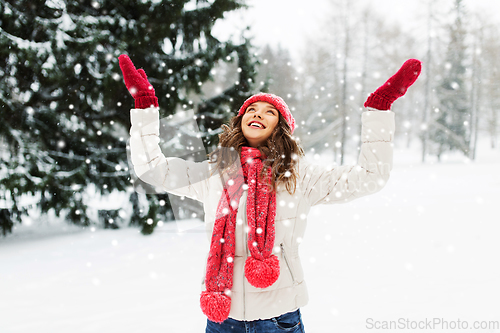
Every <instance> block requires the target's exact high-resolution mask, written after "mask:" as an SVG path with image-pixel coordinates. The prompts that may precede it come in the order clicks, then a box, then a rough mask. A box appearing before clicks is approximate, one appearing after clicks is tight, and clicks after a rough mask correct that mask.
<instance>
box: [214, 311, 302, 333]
mask: <svg viewBox="0 0 500 333" xmlns="http://www.w3.org/2000/svg"><path fill="white" fill-rule="evenodd" d="M229 332H231V333H239V332H241V333H275V332H288V333H305V331H304V325H303V324H302V317H301V316H300V310H297V311H293V312H288V313H285V314H282V315H281V316H278V317H274V318H271V319H265V320H262V319H259V320H253V321H239V320H234V319H232V318H228V319H226V320H224V322H223V323H222V324H218V323H214V322H213V321H210V320H208V319H207V329H206V331H205V333H229Z"/></svg>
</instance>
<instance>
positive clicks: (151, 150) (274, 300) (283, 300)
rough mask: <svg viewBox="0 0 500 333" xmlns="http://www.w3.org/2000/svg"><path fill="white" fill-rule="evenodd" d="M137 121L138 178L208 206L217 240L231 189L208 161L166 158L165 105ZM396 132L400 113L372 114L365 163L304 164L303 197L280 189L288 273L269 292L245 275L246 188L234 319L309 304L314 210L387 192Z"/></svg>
mask: <svg viewBox="0 0 500 333" xmlns="http://www.w3.org/2000/svg"><path fill="white" fill-rule="evenodd" d="M131 122H132V128H131V130H130V134H131V139H130V149H131V157H132V163H133V165H134V170H135V172H136V174H137V175H138V176H139V177H140V178H141V179H142V180H144V181H145V182H148V183H150V184H152V185H154V186H156V187H160V188H162V189H163V190H165V191H167V192H169V193H172V194H175V195H181V196H186V197H189V198H192V199H196V200H199V201H201V202H202V203H203V205H204V210H205V226H206V232H207V237H208V240H209V242H210V240H211V235H212V229H213V226H214V222H215V212H216V208H217V204H218V202H219V199H220V197H221V194H222V189H223V185H222V182H221V179H220V176H219V175H217V174H215V175H211V176H204V175H208V174H209V173H206V170H210V167H211V165H209V163H208V161H204V162H201V163H195V162H190V161H185V160H182V159H180V158H175V157H168V158H166V157H165V156H164V155H163V154H162V153H161V151H160V148H159V146H158V143H159V115H158V109H157V108H149V109H132V110H131ZM393 135H394V113H393V112H391V111H366V112H364V113H363V114H362V133H361V140H362V145H361V151H360V154H359V159H358V164H357V165H352V166H335V167H331V168H327V167H325V166H321V165H316V164H311V163H308V162H306V161H305V160H304V159H301V160H300V161H299V163H298V175H299V177H298V180H297V187H296V191H295V193H294V194H290V193H289V192H288V191H286V189H285V188H284V187H283V186H278V188H277V194H276V203H277V210H276V219H275V221H276V222H275V228H276V234H275V247H274V251H273V252H274V254H276V255H277V256H278V258H279V261H280V276H279V278H278V280H277V281H276V282H275V283H274V284H273V285H272V286H270V287H268V288H264V289H259V288H256V287H253V286H252V285H250V284H249V283H248V281H247V280H246V278H245V277H244V264H245V260H246V258H247V257H248V256H249V254H250V252H249V250H248V247H247V241H246V237H247V233H246V231H245V226H246V191H245V192H244V193H243V196H242V197H241V200H240V202H239V207H238V215H237V225H236V235H235V237H236V253H235V258H234V273H233V288H232V290H231V300H232V301H231V311H230V314H229V317H231V318H233V319H236V320H257V319H269V318H272V317H276V316H279V315H281V314H283V313H286V312H290V311H294V310H296V309H297V308H300V307H303V306H304V305H306V304H307V301H308V292H307V287H306V283H305V281H304V275H303V271H302V266H301V262H300V258H299V245H300V243H301V241H302V237H303V235H304V231H305V228H306V225H307V214H308V212H309V210H310V208H311V207H312V206H314V205H318V204H326V203H344V202H347V201H350V200H353V199H355V198H359V197H361V196H364V195H367V194H371V193H374V192H377V191H378V190H380V189H381V188H382V187H383V186H384V185H385V183H386V182H387V180H388V178H389V173H390V170H391V168H392V150H393V149H392V140H393ZM151 170H154V172H151ZM204 170H205V171H204ZM203 174H204V175H203ZM179 182H180V183H179ZM182 182H185V183H182ZM179 184H181V185H179ZM179 186H181V187H180V188H179ZM207 256H208V253H207ZM204 276H205V275H203V280H204ZM202 290H204V283H203V282H202Z"/></svg>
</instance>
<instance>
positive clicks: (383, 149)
mask: <svg viewBox="0 0 500 333" xmlns="http://www.w3.org/2000/svg"><path fill="white" fill-rule="evenodd" d="M361 122H362V129H361V140H362V145H361V150H360V154H359V157H358V163H357V164H356V165H342V166H336V167H330V168H327V167H324V166H319V165H315V164H308V163H307V162H306V163H304V162H302V161H301V162H299V164H300V163H302V164H303V165H302V166H299V187H300V189H301V191H302V194H303V195H304V196H305V197H306V198H307V199H308V200H309V203H310V205H311V206H313V205H317V204H323V203H342V202H347V201H351V200H353V199H356V198H359V197H362V196H365V195H368V194H372V193H375V192H377V191H379V190H381V189H382V188H383V187H384V185H385V184H386V182H387V180H388V179H389V174H390V171H391V169H392V153H393V144H392V140H393V137H394V129H395V124H394V113H393V112H392V111H365V112H363V114H362V118H361Z"/></svg>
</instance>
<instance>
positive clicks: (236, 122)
mask: <svg viewBox="0 0 500 333" xmlns="http://www.w3.org/2000/svg"><path fill="white" fill-rule="evenodd" d="M278 114H279V120H278V124H277V125H276V127H275V128H274V131H273V132H272V133H271V136H270V137H269V138H268V139H267V140H266V142H265V143H264V144H262V145H260V146H259V147H258V149H259V151H260V152H261V154H263V155H264V156H266V159H265V160H264V167H263V168H262V170H261V172H260V175H259V179H261V180H262V179H264V175H265V170H266V169H267V167H270V168H271V170H272V172H271V174H272V177H271V184H269V185H270V187H271V189H272V191H276V187H277V186H278V185H279V184H284V185H285V188H286V190H287V191H288V192H289V193H290V194H293V193H295V189H296V184H297V179H298V170H297V163H298V160H299V158H300V157H302V156H304V150H303V149H302V147H301V146H300V145H299V143H298V142H297V141H295V139H294V138H293V137H292V133H291V129H290V126H289V125H288V123H287V122H286V120H285V118H283V116H282V115H281V113H278ZM242 118H243V115H240V116H235V117H233V118H231V120H230V121H229V123H228V124H227V125H226V124H225V125H222V130H223V132H222V133H221V134H219V144H218V147H217V149H216V150H214V151H213V152H211V153H210V154H209V161H210V163H215V164H216V166H215V168H214V172H217V171H218V172H220V173H221V174H222V173H224V172H227V171H228V168H229V167H230V166H231V165H233V163H234V162H235V160H236V158H238V159H239V157H240V156H241V148H242V147H243V146H249V144H248V141H247V139H246V138H245V136H244V135H243V131H242V129H241V122H242ZM224 148H230V149H229V151H228V150H227V149H224ZM231 151H237V152H238V155H236V154H234V153H231ZM236 156H238V157H236Z"/></svg>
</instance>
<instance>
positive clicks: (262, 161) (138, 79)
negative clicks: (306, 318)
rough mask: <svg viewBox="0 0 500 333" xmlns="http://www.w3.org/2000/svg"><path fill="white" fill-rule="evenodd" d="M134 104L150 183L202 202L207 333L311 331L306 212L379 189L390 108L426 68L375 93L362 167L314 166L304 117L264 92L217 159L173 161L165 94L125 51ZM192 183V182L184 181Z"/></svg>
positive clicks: (140, 171)
mask: <svg viewBox="0 0 500 333" xmlns="http://www.w3.org/2000/svg"><path fill="white" fill-rule="evenodd" d="M119 61H120V67H121V69H122V72H123V76H124V81H125V84H126V86H127V88H128V90H129V91H130V93H131V94H132V96H133V97H134V99H135V109H132V110H131V122H132V128H131V132H130V133H131V141H130V147H131V156H132V163H133V164H134V170H135V171H136V173H137V175H138V176H139V177H140V178H141V179H142V180H144V181H146V182H148V183H150V184H152V185H154V186H156V187H161V188H162V189H164V190H166V191H168V192H170V193H173V194H177V195H183V196H187V197H190V198H193V199H196V200H199V201H201V202H202V203H203V204H204V209H205V222H206V230H207V235H208V236H209V239H210V250H209V253H208V257H207V265H206V268H205V278H204V280H203V285H202V293H201V296H200V305H201V309H202V311H203V313H204V314H205V315H206V316H207V318H208V319H207V327H206V332H208V333H216V332H247V331H249V330H250V331H252V330H254V331H255V332H281V331H283V330H284V329H285V330H286V331H288V332H304V326H303V324H302V320H301V315H300V307H302V306H304V305H306V303H307V301H308V295H307V288H306V284H305V282H304V278H303V272H302V267H301V263H300V258H299V256H298V246H299V244H300V242H301V240H302V237H303V235H304V231H305V227H306V221H307V213H308V212H309V209H310V208H311V206H314V205H317V204H321V203H343V202H347V201H350V200H352V199H355V198H358V197H361V196H363V195H367V194H371V193H374V192H376V191H378V190H380V189H381V188H382V187H383V186H384V185H385V183H386V182H387V180H388V178H389V172H390V170H391V167H392V139H393V134H394V113H393V112H391V111H390V107H391V104H392V103H393V102H394V101H395V100H396V99H397V98H399V97H401V96H403V95H404V94H405V92H406V90H407V89H408V87H410V86H411V85H412V84H413V83H414V82H415V80H416V79H417V77H418V75H419V74H420V70H421V63H420V61H418V60H416V59H410V60H408V61H407V62H405V63H404V64H403V66H402V67H401V69H400V70H399V71H398V72H397V73H396V74H395V75H394V76H392V77H391V78H390V79H389V80H388V81H387V82H386V83H385V84H384V85H382V86H381V87H380V88H378V89H377V90H376V91H375V92H374V93H373V94H371V95H370V96H369V97H368V99H367V101H366V102H365V104H364V106H365V107H366V108H367V111H366V112H364V113H363V115H362V134H361V140H362V141H363V144H362V146H361V151H360V155H359V159H358V164H357V165H355V166H338V167H334V168H325V167H322V166H319V165H312V164H309V163H307V162H306V161H305V160H304V159H303V158H302V157H303V155H304V153H303V150H302V148H301V147H300V146H299V145H298V144H297V142H296V141H295V140H294V139H293V137H292V134H293V131H294V129H295V120H294V118H293V116H292V114H291V112H290V110H289V109H288V106H287V105H286V103H285V102H284V101H283V99H281V98H280V97H278V96H275V95H272V94H264V93H260V94H257V95H254V96H252V97H250V98H249V99H248V100H246V101H245V103H244V104H243V105H242V106H241V108H240V110H239V112H238V114H237V116H235V117H233V118H232V119H231V121H230V123H229V125H225V126H223V130H224V131H223V133H221V134H220V136H219V148H218V149H217V150H215V151H214V152H213V153H212V154H211V155H210V162H209V161H205V162H202V163H194V162H189V161H184V160H181V159H179V158H166V157H165V156H163V154H162V153H161V151H160V149H159V147H158V142H159V137H158V134H159V119H158V118H159V116H158V99H157V98H156V97H155V93H154V89H153V87H152V86H151V85H150V83H149V82H148V80H147V77H146V74H145V73H144V71H143V70H141V69H139V70H136V68H135V67H134V65H133V64H132V61H131V60H130V59H129V58H128V56H126V55H121V56H120V57H119ZM179 179H183V180H184V181H180V180H179Z"/></svg>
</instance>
